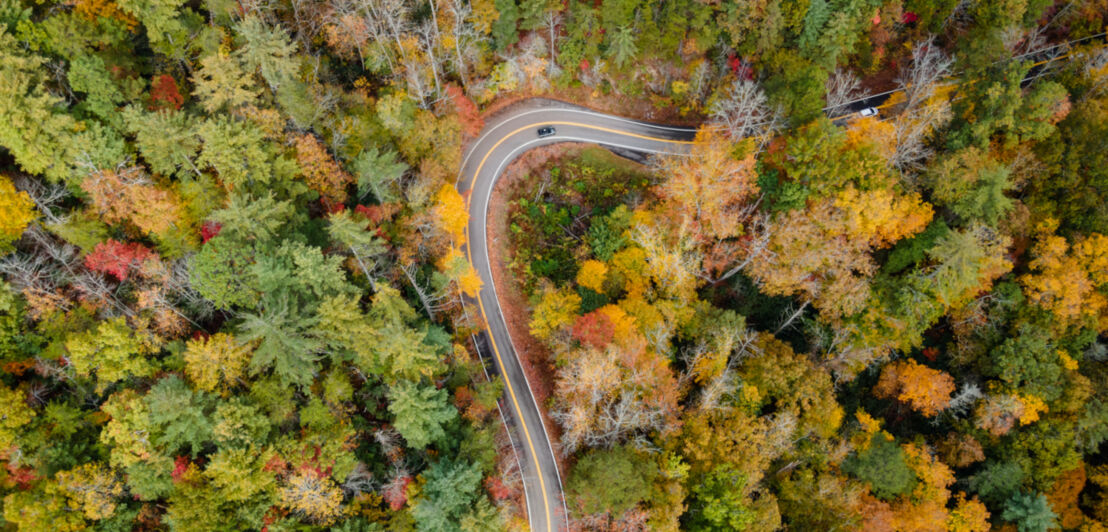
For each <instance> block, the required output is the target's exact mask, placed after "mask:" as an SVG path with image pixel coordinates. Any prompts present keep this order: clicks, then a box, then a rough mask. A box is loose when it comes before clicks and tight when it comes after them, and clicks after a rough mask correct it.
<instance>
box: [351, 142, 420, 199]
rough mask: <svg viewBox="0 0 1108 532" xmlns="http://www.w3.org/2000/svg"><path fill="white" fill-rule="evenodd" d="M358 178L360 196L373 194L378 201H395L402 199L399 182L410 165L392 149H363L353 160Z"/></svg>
mask: <svg viewBox="0 0 1108 532" xmlns="http://www.w3.org/2000/svg"><path fill="white" fill-rule="evenodd" d="M351 166H352V167H353V169H354V174H355V175H356V176H357V179H358V198H359V199H361V198H364V197H365V196H366V195H367V194H373V197H374V198H375V199H376V200H377V202H378V203H393V202H395V201H398V200H399V199H400V194H399V186H398V182H399V180H400V178H401V177H402V176H403V175H404V172H406V171H408V165H407V164H404V162H403V161H400V160H398V159H397V157H396V152H394V151H392V150H380V149H378V148H377V147H376V146H372V147H370V148H369V149H366V150H363V151H362V152H361V153H359V154H358V156H357V157H354V160H353V161H352V162H351Z"/></svg>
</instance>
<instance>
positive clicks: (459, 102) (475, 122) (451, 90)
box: [446, 84, 485, 137]
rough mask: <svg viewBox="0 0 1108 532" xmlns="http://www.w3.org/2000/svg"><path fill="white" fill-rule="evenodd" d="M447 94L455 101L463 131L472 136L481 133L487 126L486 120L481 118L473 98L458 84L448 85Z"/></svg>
mask: <svg viewBox="0 0 1108 532" xmlns="http://www.w3.org/2000/svg"><path fill="white" fill-rule="evenodd" d="M446 95H447V96H449V97H450V100H451V101H452V102H454V109H455V110H456V111H457V112H458V119H459V120H460V121H461V123H462V131H464V132H465V134H466V135H469V136H471V137H476V136H477V135H478V134H479V133H481V128H483V127H485V120H484V119H482V118H481V113H480V111H479V110H478V109H477V104H475V103H473V100H471V99H470V98H469V96H466V94H465V92H464V91H463V90H462V88H461V87H459V86H457V85H453V84H451V85H447V86H446Z"/></svg>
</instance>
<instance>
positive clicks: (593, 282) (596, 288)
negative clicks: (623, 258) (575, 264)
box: [577, 259, 608, 293]
mask: <svg viewBox="0 0 1108 532" xmlns="http://www.w3.org/2000/svg"><path fill="white" fill-rule="evenodd" d="M607 275H608V267H607V266H605V265H604V263H603V262H600V261H598V260H591V259H590V260H587V261H585V262H584V263H583V264H581V269H580V270H577V284H579V285H581V286H583V287H585V288H588V289H589V290H592V291H593V292H600V293H602V292H604V279H605V277H606V276H607Z"/></svg>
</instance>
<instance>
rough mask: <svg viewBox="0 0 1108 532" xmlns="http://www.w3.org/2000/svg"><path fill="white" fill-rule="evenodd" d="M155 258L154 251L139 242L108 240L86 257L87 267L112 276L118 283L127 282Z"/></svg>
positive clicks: (98, 245)
mask: <svg viewBox="0 0 1108 532" xmlns="http://www.w3.org/2000/svg"><path fill="white" fill-rule="evenodd" d="M153 256H154V252H153V251H151V250H150V249H149V248H147V247H146V246H144V245H142V244H139V243H137V242H128V243H124V242H119V241H116V240H108V241H107V242H101V243H99V244H97V245H96V248H95V249H93V250H92V252H91V253H89V254H88V255H85V267H86V268H88V269H90V270H92V271H95V272H100V273H105V274H108V275H111V276H112V277H115V279H116V280H117V281H126V280H127V278H128V277H130V276H131V274H132V273H133V272H135V271H136V270H137V269H139V268H141V267H142V263H143V262H145V261H146V260H147V259H149V258H151V257H153Z"/></svg>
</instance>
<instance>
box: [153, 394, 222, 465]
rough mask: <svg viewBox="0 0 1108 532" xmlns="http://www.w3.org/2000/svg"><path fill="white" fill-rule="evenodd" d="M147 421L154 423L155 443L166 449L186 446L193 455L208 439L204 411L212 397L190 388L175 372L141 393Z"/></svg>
mask: <svg viewBox="0 0 1108 532" xmlns="http://www.w3.org/2000/svg"><path fill="white" fill-rule="evenodd" d="M143 401H144V402H145V403H146V405H147V412H149V414H148V416H147V422H148V423H149V424H150V425H151V426H153V427H157V429H156V431H155V432H154V434H155V435H156V441H157V445H158V446H159V447H162V448H163V449H165V450H166V451H167V452H168V453H173V454H176V452H178V451H180V450H184V449H186V448H187V449H188V452H190V453H191V454H192V455H193V456H196V455H198V454H199V453H200V450H201V448H202V447H203V446H204V444H205V443H207V442H209V441H211V439H212V421H211V419H210V418H209V417H208V411H210V409H211V406H212V398H211V397H210V396H208V395H207V394H205V393H204V392H194V391H192V390H191V389H189V387H188V385H187V384H185V381H183V380H181V379H180V378H179V377H177V376H176V375H174V376H170V377H167V378H164V379H161V380H159V381H158V383H157V384H155V385H154V387H152V388H150V391H149V392H147V393H146V396H144V397H143Z"/></svg>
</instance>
